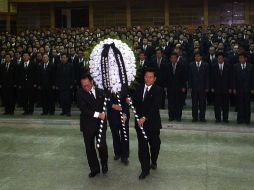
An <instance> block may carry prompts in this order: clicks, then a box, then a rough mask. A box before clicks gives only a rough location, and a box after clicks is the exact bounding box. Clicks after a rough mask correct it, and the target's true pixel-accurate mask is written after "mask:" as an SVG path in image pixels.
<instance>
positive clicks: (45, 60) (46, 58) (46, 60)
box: [42, 55, 49, 63]
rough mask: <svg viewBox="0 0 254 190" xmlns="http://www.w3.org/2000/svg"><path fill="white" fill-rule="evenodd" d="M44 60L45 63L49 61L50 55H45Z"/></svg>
mask: <svg viewBox="0 0 254 190" xmlns="http://www.w3.org/2000/svg"><path fill="white" fill-rule="evenodd" d="M42 61H43V63H47V62H48V61H49V57H48V56H47V55H43V57H42Z"/></svg>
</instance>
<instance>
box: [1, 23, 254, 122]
mask: <svg viewBox="0 0 254 190" xmlns="http://www.w3.org/2000/svg"><path fill="white" fill-rule="evenodd" d="M253 30H254V28H253V26H251V25H235V26H227V25H220V26H218V27H217V26H213V25H211V26H209V27H207V28H203V27H202V26H199V27H198V28H196V29H195V30H194V31H190V30H188V28H186V27H184V26H172V27H166V26H164V27H155V26H154V27H144V28H142V27H138V26H137V27H132V28H130V29H128V28H126V27H108V28H97V29H95V30H93V31H89V30H88V29H85V28H69V29H67V28H66V29H55V30H26V31H23V32H20V33H19V34H17V35H12V34H9V33H2V34H0V50H1V54H0V61H1V67H0V87H1V102H2V105H3V106H4V108H5V112H4V114H11V115H12V114H14V111H15V107H16V106H21V107H23V109H24V113H23V114H24V115H27V114H33V111H34V106H35V104H36V105H39V106H42V115H48V114H49V115H54V113H55V105H56V104H57V103H59V104H60V107H61V108H62V113H61V115H67V116H70V115H71V105H72V104H73V103H75V102H76V92H77V89H78V88H79V87H80V78H81V76H83V75H84V74H86V73H89V53H90V52H91V49H92V48H93V47H94V46H95V45H96V44H97V43H98V42H99V41H100V40H102V39H105V38H107V37H114V38H119V39H121V40H123V41H126V42H128V44H130V45H131V46H132V48H133V51H134V52H135V55H136V57H137V68H138V74H137V77H136V82H137V83H143V82H144V79H143V75H144V73H145V70H146V69H147V68H150V67H153V68H154V69H156V71H157V79H156V83H157V85H158V86H161V87H162V88H163V89H164V93H163V98H162V99H163V100H162V103H161V108H162V109H164V108H165V99H166V98H167V99H168V114H169V120H170V121H173V120H176V121H181V118H182V110H183V107H184V103H185V99H186V94H187V93H188V92H190V93H191V97H192V116H193V122H196V121H202V122H205V121H206V119H205V110H206V105H207V104H208V105H214V108H215V119H216V122H221V121H224V122H225V123H227V122H228V112H229V107H230V106H234V107H235V110H236V111H237V112H238V117H237V122H238V123H250V113H251V109H250V103H251V94H252V93H254V74H253V68H252V64H253V63H254V33H253Z"/></svg>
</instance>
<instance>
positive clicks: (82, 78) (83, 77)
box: [81, 74, 93, 81]
mask: <svg viewBox="0 0 254 190" xmlns="http://www.w3.org/2000/svg"><path fill="white" fill-rule="evenodd" d="M85 79H88V80H89V81H92V80H93V77H92V76H91V75H90V74H84V75H82V76H81V80H85Z"/></svg>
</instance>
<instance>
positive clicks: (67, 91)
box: [56, 53, 74, 116]
mask: <svg viewBox="0 0 254 190" xmlns="http://www.w3.org/2000/svg"><path fill="white" fill-rule="evenodd" d="M73 85H74V70H73V66H72V64H71V63H69V62H68V58H67V55H66V54H64V53H63V54H62V55H61V64H59V65H58V66H57V69H56V87H57V89H58V90H59V101H60V105H61V108H62V113H61V115H67V116H71V102H72V101H71V100H72V88H73Z"/></svg>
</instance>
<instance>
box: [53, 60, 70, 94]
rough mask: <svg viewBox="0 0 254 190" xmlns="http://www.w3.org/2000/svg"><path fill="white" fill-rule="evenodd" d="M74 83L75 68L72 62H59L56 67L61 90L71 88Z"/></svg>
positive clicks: (57, 83)
mask: <svg viewBox="0 0 254 190" xmlns="http://www.w3.org/2000/svg"><path fill="white" fill-rule="evenodd" d="M73 84H74V69H73V66H72V64H71V63H67V64H59V65H58V66H57V69H56V86H57V87H58V88H59V89H60V90H67V89H70V88H71V87H72V86H73Z"/></svg>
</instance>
